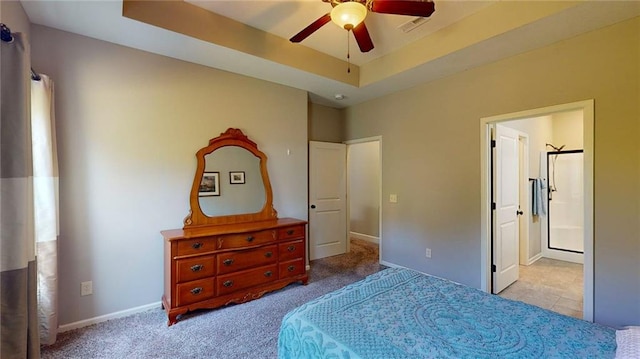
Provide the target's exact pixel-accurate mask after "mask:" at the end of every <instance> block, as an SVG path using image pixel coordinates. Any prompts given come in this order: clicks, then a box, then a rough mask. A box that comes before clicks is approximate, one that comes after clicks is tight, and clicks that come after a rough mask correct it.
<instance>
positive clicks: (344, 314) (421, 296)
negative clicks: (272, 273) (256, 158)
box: [278, 269, 616, 359]
mask: <svg viewBox="0 0 640 359" xmlns="http://www.w3.org/2000/svg"><path fill="white" fill-rule="evenodd" d="M615 350H616V341H615V330H614V329H612V328H607V327H604V326H601V325H598V324H593V323H589V322H586V321H583V320H580V319H576V318H571V317H567V316H564V315H561V314H558V313H554V312H551V311H548V310H545V309H541V308H538V307H535V306H532V305H528V304H525V303H521V302H516V301H512V300H508V299H503V298H501V297H498V296H495V295H490V294H487V293H485V292H482V291H480V290H477V289H473V288H470V287H467V286H464V285H460V284H457V283H454V282H451V281H447V280H443V279H440V278H436V277H432V276H428V275H424V274H421V273H418V272H414V271H411V270H407V269H385V270H383V271H380V272H378V273H376V274H373V275H371V276H369V277H367V278H365V279H364V280H362V281H360V282H356V283H354V284H351V285H349V286H346V287H344V288H342V289H339V290H337V291H335V292H332V293H329V294H326V295H324V296H322V297H320V298H318V299H315V300H313V301H311V302H309V303H306V304H304V305H302V306H301V307H299V308H296V309H294V310H293V311H291V312H290V313H288V314H287V315H286V316H285V317H284V319H283V321H282V325H281V328H280V334H279V338H278V357H279V358H282V359H286V358H384V359H391V358H613V357H614V356H615Z"/></svg>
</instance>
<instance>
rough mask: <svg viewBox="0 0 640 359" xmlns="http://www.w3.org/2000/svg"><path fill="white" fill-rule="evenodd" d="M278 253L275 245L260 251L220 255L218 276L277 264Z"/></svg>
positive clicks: (253, 250)
mask: <svg viewBox="0 0 640 359" xmlns="http://www.w3.org/2000/svg"><path fill="white" fill-rule="evenodd" d="M277 251H278V246H276V245H275V244H274V245H271V246H266V247H262V248H258V249H250V250H246V251H238V252H227V253H223V254H218V260H217V268H218V274H225V273H230V272H235V271H239V270H242V269H247V268H251V267H258V266H263V265H265V264H271V263H275V262H276V261H277V260H278V256H277Z"/></svg>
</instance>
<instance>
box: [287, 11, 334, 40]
mask: <svg viewBox="0 0 640 359" xmlns="http://www.w3.org/2000/svg"><path fill="white" fill-rule="evenodd" d="M329 21H331V15H330V14H329V13H327V14H324V15H322V16H321V17H320V18H319V19H318V20H316V21H314V22H312V23H311V25H309V26H307V27H305V28H304V29H302V31H300V32H299V33H297V34H295V35H294V36H293V37H292V38H290V39H289V41H291V42H300V41H302V40H304V39H306V38H307V37H309V35H311V34H313V33H314V32H316V30H318V29H319V28H321V27H323V26H324V25H325V24H326V23H328V22H329Z"/></svg>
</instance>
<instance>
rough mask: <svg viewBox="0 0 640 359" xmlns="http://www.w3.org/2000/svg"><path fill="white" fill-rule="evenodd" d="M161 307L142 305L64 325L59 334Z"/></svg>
mask: <svg viewBox="0 0 640 359" xmlns="http://www.w3.org/2000/svg"><path fill="white" fill-rule="evenodd" d="M161 306H162V302H155V303H150V304H146V305H141V306H139V307H135V308H130V309H125V310H121V311H119V312H115V313H110V314H105V315H101V316H99V317H94V318H89V319H85V320H80V321H77V322H73V323H69V324H63V325H61V326H60V327H58V333H63V332H67V331H69V330H74V329H78V328H82V327H86V326H89V325H92V324H97V323H101V322H106V321H107V320H111V319H117V318H122V317H127V316H129V315H132V314H136V313H140V312H146V311H147V310H149V309H154V308H160V307H161Z"/></svg>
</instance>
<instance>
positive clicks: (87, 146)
mask: <svg viewBox="0 0 640 359" xmlns="http://www.w3.org/2000/svg"><path fill="white" fill-rule="evenodd" d="M31 33H32V37H33V39H32V60H33V65H34V67H36V68H37V69H38V70H39V71H40V72H43V73H46V74H48V75H50V76H51V77H52V78H53V80H54V81H55V86H56V95H55V96H56V116H57V126H56V132H57V136H58V141H57V142H58V146H59V148H58V151H59V163H60V211H61V216H60V232H61V233H60V240H59V250H60V257H59V258H60V281H59V288H60V323H61V324H68V323H73V322H76V321H79V320H83V319H87V318H92V317H96V316H100V315H104V314H109V313H114V312H117V311H121V310H126V309H130V308H135V307H137V306H142V305H147V304H149V303H154V302H158V301H159V300H160V297H161V295H162V291H163V290H162V278H163V264H162V258H163V243H162V237H161V236H160V233H159V231H160V230H163V229H170V228H181V227H182V220H183V218H184V217H185V216H186V215H187V213H188V210H189V208H188V196H189V191H190V189H191V183H192V181H193V175H194V173H195V168H196V158H195V153H196V151H197V150H198V149H200V148H201V147H204V146H206V145H207V144H208V141H209V139H210V138H212V137H216V136H218V135H219V134H220V133H221V132H224V131H225V130H226V129H227V128H228V127H237V128H240V129H241V130H242V131H244V132H245V134H246V135H248V136H249V137H250V138H251V139H252V140H254V141H255V142H256V143H257V144H258V147H259V148H260V150H262V151H263V152H264V153H265V154H266V155H267V156H268V157H269V161H268V169H269V174H270V179H271V184H272V186H273V192H274V205H275V208H276V209H277V210H278V212H279V215H280V216H281V217H287V216H290V217H298V218H302V219H306V218H307V93H306V92H305V91H301V90H296V89H293V88H289V87H285V86H281V85H277V84H273V83H269V82H265V81H261V80H257V79H253V78H249V77H244V76H239V75H236V74H231V73H228V72H223V71H219V70H214V69H210V68H206V67H203V66H199V65H194V64H190V63H186V62H183V61H178V60H175V59H171V58H167V57H163V56H158V55H154V54H150V53H147V52H143V51H139V50H133V49H130V48H125V47H122V46H118V45H114V44H110V43H107V42H103V41H98V40H94V39H91V38H88V37H83V36H79V35H74V34H70V33H66V32H62V31H58V30H54V29H51V28H47V27H43V26H38V25H33V26H32V28H31ZM287 150H290V154H289V155H287ZM87 280H92V281H93V291H94V294H93V295H92V296H86V297H80V282H82V281H87Z"/></svg>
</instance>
